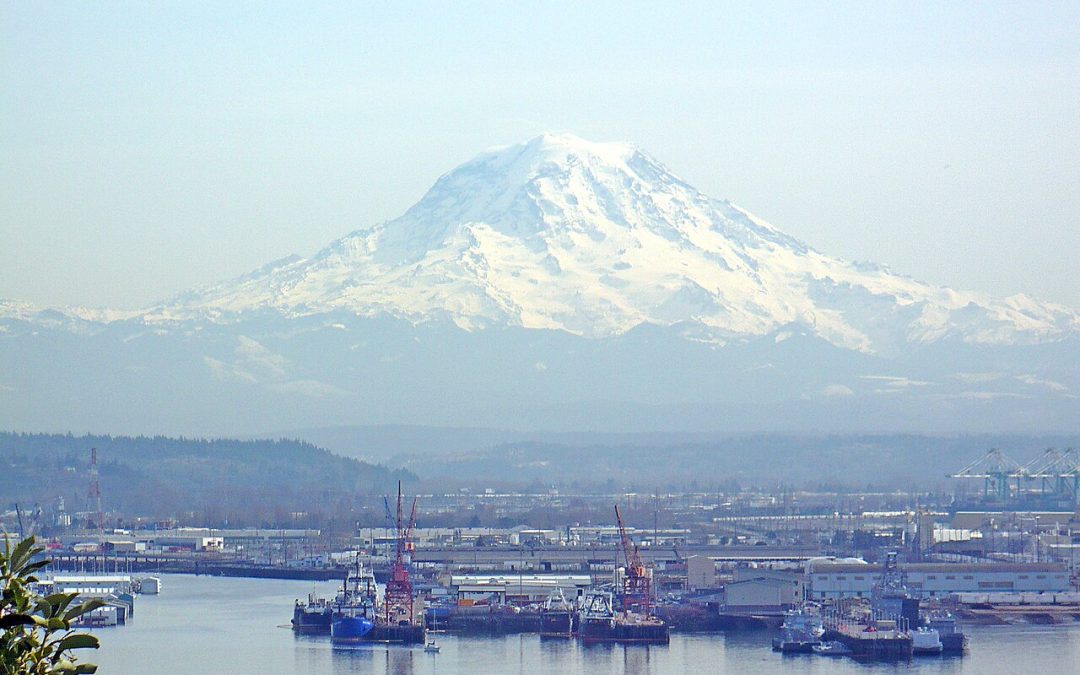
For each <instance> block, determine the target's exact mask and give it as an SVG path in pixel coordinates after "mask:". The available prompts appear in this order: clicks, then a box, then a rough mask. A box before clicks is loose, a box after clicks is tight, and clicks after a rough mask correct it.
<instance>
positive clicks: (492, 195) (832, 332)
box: [145, 134, 1080, 352]
mask: <svg viewBox="0 0 1080 675" xmlns="http://www.w3.org/2000/svg"><path fill="white" fill-rule="evenodd" d="M265 308H272V309H274V310H278V311H281V312H283V313H285V314H286V315H304V314H316V313H322V312H326V311H330V310H335V309H343V310H347V311H350V312H354V313H356V314H358V315H362V316H368V315H376V314H380V313H388V314H391V315H395V316H400V317H405V318H408V319H410V320H412V321H416V322H421V321H425V320H430V319H433V318H449V319H451V320H453V321H454V322H455V323H457V324H458V325H459V326H461V327H462V328H465V329H469V330H473V329H480V328H483V327H486V326H490V325H496V324H510V325H520V326H524V327H527V328H547V329H558V330H565V331H569V332H571V333H575V334H579V335H583V336H587V337H603V336H611V335H617V334H620V333H623V332H626V331H628V330H630V329H631V328H633V327H635V326H638V325H640V324H644V323H648V324H658V325H676V324H678V325H680V326H685V327H686V332H687V334H688V335H693V336H694V337H695V338H696V339H706V340H711V341H716V342H724V341H728V340H732V339H739V338H743V337H747V336H755V335H762V334H766V333H769V332H770V331H774V330H776V329H778V328H780V327H782V326H785V325H789V324H798V325H802V326H805V327H808V328H809V329H810V330H812V331H814V332H815V333H816V334H818V335H819V336H821V337H823V338H824V339H826V340H828V341H830V342H832V343H833V344H836V345H840V346H843V347H847V348H851V349H856V350H860V351H864V352H880V351H892V350H894V349H896V348H899V347H901V346H903V345H904V344H908V343H912V342H932V341H936V340H940V339H943V338H957V339H962V340H965V341H968V342H979V343H1028V342H1038V341H1043V340H1050V339H1056V338H1059V337H1062V336H1063V335H1065V334H1067V333H1072V332H1076V331H1080V315H1078V313H1077V312H1076V311H1074V310H1070V309H1067V308H1064V307H1060V306H1055V305H1049V304H1045V303H1039V302H1036V301H1034V300H1032V299H1030V298H1027V297H1025V296H1014V297H1012V298H1008V299H1006V300H1004V301H996V300H993V299H991V298H988V297H984V296H982V295H979V294H976V293H965V292H959V291H953V290H950V289H947V288H942V287H936V286H931V285H927V284H922V283H919V282H916V281H914V280H912V279H909V278H907V277H903V276H900V275H897V274H894V273H892V272H890V271H889V270H888V269H886V268H883V267H880V266H876V265H865V264H854V263H849V262H845V261H842V260H838V259H835V258H831V257H829V256H826V255H823V254H821V253H819V252H817V251H815V250H813V249H811V248H809V247H807V246H806V245H804V244H803V243H801V242H799V241H797V240H795V239H793V238H791V237H789V236H787V235H785V234H783V233H782V232H780V231H778V230H777V229H775V228H774V227H772V226H771V225H769V224H768V223H765V222H763V221H762V220H760V219H758V218H756V217H754V216H753V215H751V214H750V213H748V212H746V211H744V210H742V209H740V208H739V207H737V206H735V205H734V204H732V203H730V202H728V201H720V200H716V199H712V198H710V197H707V196H706V195H704V194H702V193H701V192H699V191H698V190H696V189H694V188H693V187H692V186H690V185H688V184H687V183H685V182H684V181H682V180H681V179H679V178H677V177H676V176H674V175H673V174H672V173H670V172H669V171H668V170H667V169H665V168H664V167H663V166H661V165H660V164H659V163H658V162H657V161H656V160H654V159H652V158H651V157H649V156H648V155H646V154H645V153H643V152H642V151H640V150H638V149H637V148H635V147H634V146H631V145H627V144H621V143H591V142H588V141H584V140H582V139H580V138H577V137H574V136H571V135H568V134H547V135H543V136H540V137H537V138H534V139H532V140H530V141H528V142H526V143H522V144H519V145H514V146H509V147H505V148H499V149H496V150H492V151H489V152H486V153H483V154H481V155H480V156H478V157H476V158H475V159H473V160H472V161H470V162H467V163H465V164H463V165H462V166H460V167H458V168H456V169H454V170H453V171H451V172H449V173H447V174H445V175H444V176H442V177H441V178H440V179H439V180H438V181H437V182H436V183H435V185H434V186H433V187H432V188H431V189H430V190H429V191H428V193H427V194H426V195H424V197H423V198H422V199H421V200H420V201H419V202H418V203H417V204H416V205H414V206H413V207H412V208H410V209H409V210H408V211H407V212H406V213H405V214H404V215H402V216H401V217H399V218H397V219H395V220H392V221H390V222H387V223H384V224H381V225H378V226H375V227H372V228H369V229H363V230H358V231H356V232H353V233H351V234H349V235H347V236H345V237H343V238H342V239H339V240H338V241H336V242H334V243H332V244H331V245H330V246H328V247H326V248H325V249H324V250H322V251H321V252H319V253H318V254H317V255H315V256H314V257H313V258H311V259H301V258H296V257H292V258H287V259H283V260H280V261H277V262H274V263H270V264H269V265H267V266H265V267H263V268H261V269H259V270H256V271H254V272H252V273H250V274H248V275H245V276H244V277H241V278H238V279H234V280H232V281H229V282H226V283H223V284H219V285H216V286H212V287H208V288H204V289H199V290H196V291H193V292H191V293H188V294H186V295H184V296H181V297H180V298H177V299H176V300H175V301H173V302H170V303H166V304H163V305H161V306H159V307H157V308H154V309H153V310H151V311H149V312H148V313H147V314H146V315H145V320H147V321H151V322H157V321H171V320H182V319H185V318H191V317H195V316H202V317H207V316H208V317H211V318H219V319H222V318H227V317H228V316H230V315H232V314H235V313H243V312H246V311H249V310H253V309H265Z"/></svg>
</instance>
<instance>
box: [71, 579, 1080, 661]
mask: <svg viewBox="0 0 1080 675" xmlns="http://www.w3.org/2000/svg"><path fill="white" fill-rule="evenodd" d="M334 588H336V584H334V583H321V582H320V583H312V582H307V581H276V580H263V579H226V578H219V577H193V576H183V575H180V576H165V577H164V580H163V588H162V594H161V595H158V596H140V597H139V598H137V600H136V606H135V617H134V619H133V620H132V621H131V623H129V624H128V625H126V626H120V627H116V628H105V629H99V630H97V631H96V632H97V634H98V635H99V637H100V638H101V642H102V645H103V646H102V648H101V649H100V650H99V651H98V652H96V653H94V654H93V658H92V659H90V660H94V661H96V662H97V663H98V664H99V665H100V666H101V667H100V668H99V670H98V672H99V673H105V674H108V673H333V672H342V673H344V672H359V673H446V674H452V673H463V674H465V673H581V674H585V673H588V674H589V675H592V674H594V673H624V672H625V673H701V672H709V673H775V672H785V673H786V672H791V673H827V674H829V675H834V674H838V673H867V672H871V671H872V672H896V671H903V672H909V671H910V672H918V673H1040V674H1041V675H1048V674H1050V673H1077V672H1080V626H1078V625H1068V626H1017V627H1012V626H1010V627H992V628H990V627H987V628H973V629H971V630H970V631H969V639H970V644H971V649H970V651H969V653H968V655H967V656H965V657H962V658H958V657H950V658H942V657H934V658H920V659H916V660H913V661H911V662H910V663H902V664H870V665H866V664H860V663H857V662H855V661H852V660H850V659H831V658H826V657H815V656H786V657H785V656H781V655H779V654H775V653H773V652H772V651H771V650H770V649H769V639H770V635H769V634H766V633H728V634H716V635H678V634H676V635H672V638H671V644H670V645H668V646H666V647H655V646H654V647H643V646H633V647H629V646H628V647H621V646H590V647H583V646H581V645H580V644H579V643H577V642H576V641H571V640H567V641H549V640H544V641H541V640H540V638H539V636H537V635H512V636H508V637H502V638H472V637H469V638H466V637H461V638H459V637H454V636H453V635H450V634H439V635H438V641H439V644H440V645H441V647H442V652H441V653H439V654H426V653H424V651H423V649H422V648H419V647H413V648H407V647H387V646H383V645H380V646H363V647H353V648H348V649H341V648H332V647H331V646H330V641H329V638H326V637H295V636H294V635H293V633H292V631H290V630H289V629H288V628H287V627H286V626H287V625H288V622H289V619H290V618H291V616H292V604H293V600H294V599H295V598H303V597H305V596H306V595H307V594H308V593H309V592H311V591H313V590H314V591H316V592H321V593H323V594H325V595H329V594H330V593H331V592H332V591H333V590H334Z"/></svg>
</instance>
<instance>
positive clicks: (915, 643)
mask: <svg viewBox="0 0 1080 675" xmlns="http://www.w3.org/2000/svg"><path fill="white" fill-rule="evenodd" d="M911 640H912V643H911V646H912V652H913V653H915V654H940V653H941V651H942V645H941V636H940V635H938V632H937V631H936V630H934V629H933V628H926V627H919V628H916V629H915V630H914V631H912V633H911Z"/></svg>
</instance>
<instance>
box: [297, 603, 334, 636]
mask: <svg viewBox="0 0 1080 675" xmlns="http://www.w3.org/2000/svg"><path fill="white" fill-rule="evenodd" d="M333 612H334V606H333V604H332V603H330V602H329V601H328V600H327V599H326V598H320V597H318V596H317V595H315V594H314V593H309V594H308V599H307V602H301V601H300V600H297V601H296V604H294V605H293V618H292V629H293V630H294V631H296V632H297V633H329V632H330V620H331V617H332V616H333Z"/></svg>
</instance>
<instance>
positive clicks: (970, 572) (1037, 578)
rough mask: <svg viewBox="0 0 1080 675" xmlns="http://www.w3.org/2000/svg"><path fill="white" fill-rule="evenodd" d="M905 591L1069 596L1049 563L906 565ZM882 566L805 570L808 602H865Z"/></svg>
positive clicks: (1063, 572)
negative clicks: (845, 600) (840, 600)
mask: <svg viewBox="0 0 1080 675" xmlns="http://www.w3.org/2000/svg"><path fill="white" fill-rule="evenodd" d="M900 570H901V572H902V573H903V574H904V576H905V586H906V587H907V589H908V591H909V592H910V593H911V594H912V595H913V596H915V597H920V598H931V597H942V596H945V595H949V594H952V593H978V592H982V593H986V592H1006V593H1060V592H1065V591H1068V590H1069V573H1068V570H1067V568H1066V566H1065V565H1059V564H1047V563H990V564H987V563H977V564H965V563H948V564H939V563H909V564H907V565H901V567H900ZM881 573H882V566H881V565H868V564H861V565H860V564H851V563H814V564H811V565H810V566H809V570H808V577H809V583H810V586H809V590H808V594H807V595H808V597H809V598H812V599H817V600H823V599H827V598H850V597H868V596H869V595H870V591H871V589H872V588H873V586H874V584H875V582H877V581H878V579H879V578H880V577H881Z"/></svg>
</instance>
